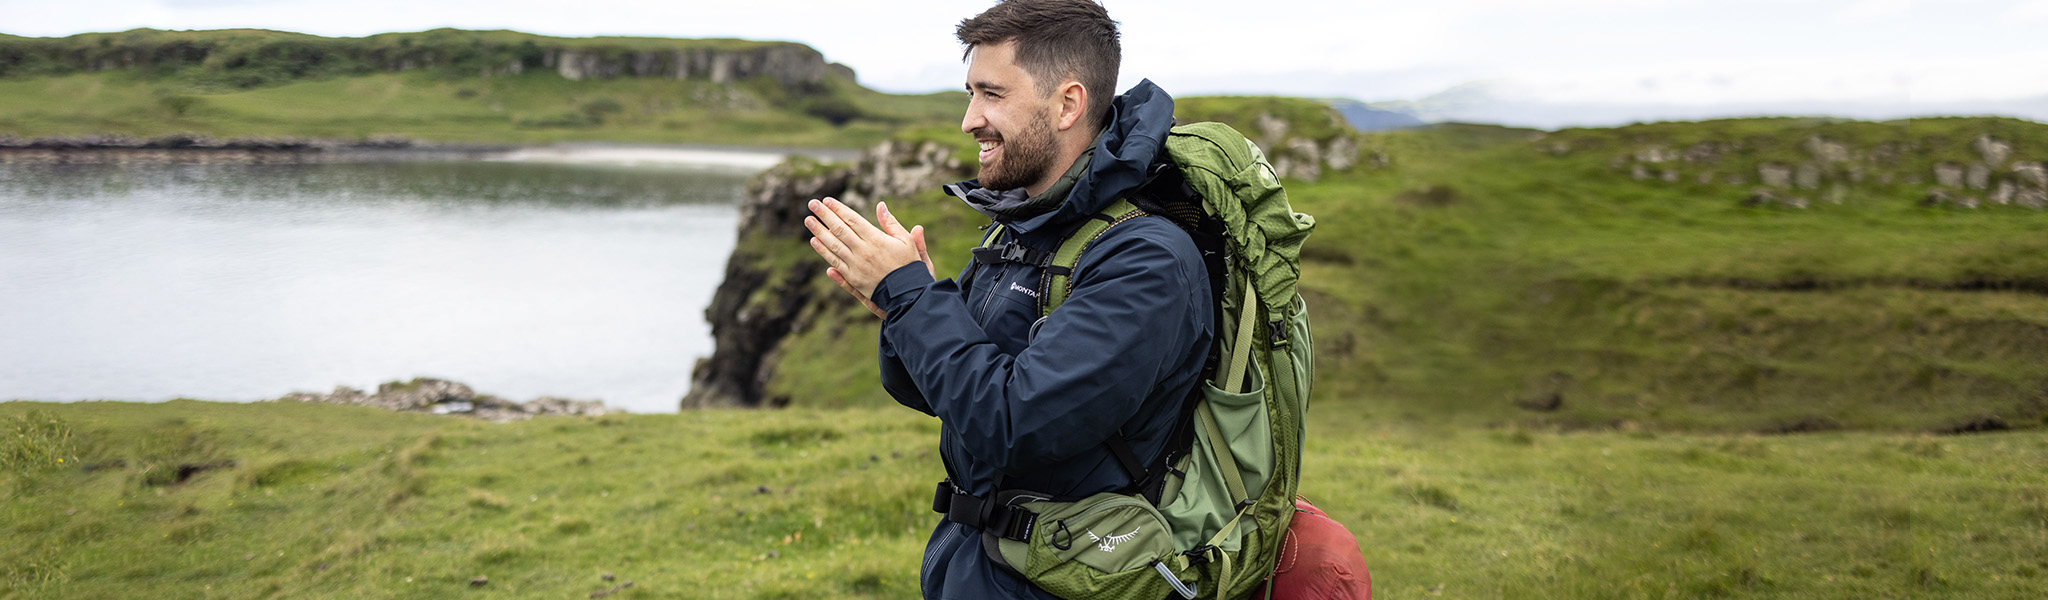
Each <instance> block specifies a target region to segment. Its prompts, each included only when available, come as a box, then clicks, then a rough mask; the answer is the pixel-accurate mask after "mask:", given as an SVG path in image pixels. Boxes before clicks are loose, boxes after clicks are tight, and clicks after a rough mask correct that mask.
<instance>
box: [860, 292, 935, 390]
mask: <svg viewBox="0 0 2048 600" xmlns="http://www.w3.org/2000/svg"><path fill="white" fill-rule="evenodd" d="M913 267H914V268H913ZM891 284H894V285H895V286H896V287H895V289H900V290H905V291H904V292H902V293H898V294H895V295H898V296H912V297H915V296H916V295H918V294H921V293H922V289H923V288H924V287H925V286H929V285H931V284H932V280H931V275H930V270H929V269H927V268H925V266H924V262H922V261H919V262H913V263H910V264H908V265H904V266H902V267H898V268H897V269H896V270H895V271H891V272H890V273H889V275H888V276H886V277H883V278H882V281H881V283H879V284H876V286H875V291H874V296H875V297H876V298H887V297H889V296H890V295H891V291H890V289H891V288H890V286H891ZM890 314H891V315H892V316H894V315H896V313H893V312H892V313H890ZM882 323H883V327H884V328H886V327H887V326H888V320H887V319H884V320H883V321H882ZM879 346H880V347H879V352H877V354H879V355H880V356H881V359H882V389H883V390H885V391H887V392H889V396H890V397H892V398H895V399H896V403H897V404H901V405H904V406H907V407H910V409H911V410H915V411H917V412H921V413H924V414H927V415H929V414H932V407H931V403H930V402H928V401H926V400H925V399H924V392H922V391H920V390H918V389H917V382H916V381H914V380H912V379H911V378H910V373H909V372H908V371H905V370H904V369H903V359H901V358H898V357H897V356H896V349H895V348H892V347H890V346H889V336H886V335H884V336H881V342H880V344H879Z"/></svg>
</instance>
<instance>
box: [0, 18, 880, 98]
mask: <svg viewBox="0 0 2048 600" xmlns="http://www.w3.org/2000/svg"><path fill="white" fill-rule="evenodd" d="M111 70H136V71H140V72H143V73H146V74H153V75H171V74H180V73H184V74H188V75H193V76H195V77H198V78H200V79H204V80H206V81H205V82H206V83H211V84H219V85H227V86H231V87H256V86H261V85H271V84H276V83H281V82H284V81H289V80H292V79H298V78H307V77H325V76H338V75H361V74H367V73H374V72H403V71H417V70H437V71H441V72H444V73H446V74H449V75H455V76H483V77H491V76H500V75H517V74H521V73H525V72H527V71H530V70H551V71H553V72H555V73H557V74H559V75H561V76H562V77H564V78H567V79H572V80H582V79H609V78H616V77H639V78H668V79H700V80H709V81H714V82H718V83H728V82H734V81H739V80H745V79H751V78H755V77H766V78H769V79H771V80H773V81H775V82H776V83H778V84H781V85H782V86H784V87H788V88H795V89H803V88H806V87H809V86H814V85H817V84H819V83H821V82H822V81H824V80H825V79H826V77H827V76H828V75H837V76H840V77H843V78H845V79H847V80H849V81H850V80H852V79H853V70H852V69H850V68H847V67H846V66H844V65H838V64H830V63H827V62H825V57H824V55H822V54H819V53H818V51H817V50H814V49H812V48H810V47H809V46H805V45H803V44H796V43H789V42H750V41H742V40H688V39H665V38H627V37H597V38H557V37H548V36H539V35H531V34H525V33H518V32H511V31H464V30H456V29H436V30H433V31H424V32H418V33H389V34H382V35H375V36H369V37H362V38H327V37H320V36H313V35H305V34H299V33H288V32H278V31H262V30H220V31H157V30H151V29H137V30H132V31H124V32H119V33H86V34H79V35H74V36H70V37H63V38H25V37H15V36H6V35H0V77H5V76H18V75H47V74H63V73H72V72H82V71H111Z"/></svg>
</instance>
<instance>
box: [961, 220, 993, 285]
mask: <svg viewBox="0 0 2048 600" xmlns="http://www.w3.org/2000/svg"><path fill="white" fill-rule="evenodd" d="M982 229H983V230H984V232H983V233H982V234H981V245H979V246H975V247H974V250H973V253H974V255H975V256H981V255H982V254H984V253H986V252H989V251H992V250H994V249H995V248H996V240H1000V239H1003V224H1002V223H998V222H995V221H989V222H988V225H984V226H982ZM980 273H981V261H979V260H970V261H967V273H966V274H964V275H961V276H960V287H961V288H963V289H964V288H966V287H967V286H970V285H974V276H975V275H978V274H980Z"/></svg>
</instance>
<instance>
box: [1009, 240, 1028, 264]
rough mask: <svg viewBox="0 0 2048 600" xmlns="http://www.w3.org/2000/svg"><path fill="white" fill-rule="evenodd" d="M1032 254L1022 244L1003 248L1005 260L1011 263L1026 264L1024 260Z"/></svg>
mask: <svg viewBox="0 0 2048 600" xmlns="http://www.w3.org/2000/svg"><path fill="white" fill-rule="evenodd" d="M1030 252H1031V249H1030V248H1026V247H1024V246H1023V245H1020V244H1010V245H1007V246H1003V260H1006V261H1010V262H1024V259H1025V258H1026V257H1027V256H1028V255H1029V253H1030Z"/></svg>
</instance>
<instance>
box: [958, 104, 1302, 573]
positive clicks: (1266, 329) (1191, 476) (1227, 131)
mask: <svg viewBox="0 0 2048 600" xmlns="http://www.w3.org/2000/svg"><path fill="white" fill-rule="evenodd" d="M1166 152H1167V155H1168V156H1170V157H1171V159H1172V160H1171V165H1170V166H1165V165H1164V163H1162V167H1163V168H1155V169H1154V173H1153V175H1154V177H1153V178H1152V179H1149V180H1148V181H1147V185H1145V186H1143V187H1141V188H1140V190H1141V191H1140V192H1138V193H1134V194H1133V196H1135V197H1138V202H1132V201H1131V200H1119V201H1117V202H1116V203H1115V204H1113V205H1111V206H1110V208H1108V209H1106V210H1104V211H1103V212H1102V214H1101V215H1099V217H1098V218H1095V219H1089V220H1088V221H1087V222H1086V224H1085V225H1083V226H1082V227H1081V228H1080V229H1078V230H1076V231H1075V232H1073V233H1071V234H1069V235H1068V236H1067V237H1066V238H1065V239H1064V240H1062V241H1061V243H1060V246H1059V249H1058V250H1057V251H1055V252H1053V253H1052V254H1051V255H1050V256H1047V257H1041V258H1040V259H1039V260H1038V261H1036V262H1041V263H1044V266H1049V267H1050V268H1048V269H1046V272H1047V273H1048V275H1047V277H1046V278H1045V279H1044V280H1043V281H1042V282H1041V284H1040V285H1041V289H1040V293H1039V297H1040V298H1041V299H1043V300H1042V303H1041V305H1040V315H1041V316H1044V315H1049V314H1051V313H1052V311H1053V310H1055V309H1057V308H1059V305H1060V303H1061V302H1062V301H1064V300H1065V299H1066V297H1067V295H1068V293H1069V292H1071V291H1072V290H1071V286H1072V281H1073V278H1072V274H1073V270H1074V268H1075V266H1076V265H1078V264H1080V262H1081V255H1082V253H1084V252H1086V251H1087V250H1088V246H1089V245H1090V244H1091V243H1092V242H1094V241H1095V239H1097V238H1099V237H1100V236H1101V235H1102V234H1103V232H1106V231H1108V230H1109V229H1110V228H1111V227H1114V226H1116V225H1117V224H1119V223H1122V222H1124V221H1127V220H1130V219H1133V218H1137V217H1140V216H1144V215H1146V214H1148V211H1146V210H1144V209H1141V208H1139V206H1140V205H1141V204H1142V205H1144V206H1147V207H1150V208H1152V209H1153V212H1163V213H1165V214H1164V216H1167V217H1169V218H1171V219H1173V221H1174V222H1175V223H1176V224H1179V225H1181V226H1182V228H1183V229H1186V230H1188V231H1189V233H1190V234H1191V235H1193V236H1195V239H1196V242H1197V246H1205V245H1207V246H1220V248H1216V249H1217V250H1220V251H1221V252H1214V253H1212V252H1209V248H1204V249H1205V254H1214V255H1215V258H1212V259H1211V260H1212V262H1211V263H1210V264H1209V265H1208V267H1209V273H1210V277H1211V279H1212V288H1211V289H1212V290H1214V291H1216V292H1217V295H1216V300H1217V302H1218V304H1219V311H1218V314H1217V320H1216V323H1217V332H1216V336H1215V340H1216V342H1215V348H1214V349H1213V350H1212V353H1211V356H1210V370H1211V371H1212V372H1213V373H1214V375H1213V376H1212V377H1211V378H1209V379H1208V380H1206V381H1204V382H1202V383H1201V384H1200V385H1199V392H1198V393H1197V394H1196V396H1197V397H1196V398H1192V399H1190V405H1191V406H1190V407H1189V409H1188V410H1187V412H1186V414H1184V415H1183V417H1182V418H1183V423H1182V426H1181V430H1182V431H1183V432H1184V435H1182V436H1180V437H1181V438H1182V440H1181V441H1182V442H1185V445H1186V446H1187V447H1186V449H1185V450H1184V451H1176V450H1169V452H1168V453H1167V457H1166V459H1165V460H1164V462H1165V463H1166V464H1163V465H1156V466H1155V467H1154V468H1150V469H1146V468H1144V467H1143V466H1142V465H1137V464H1135V463H1137V459H1136V457H1135V455H1134V453H1132V452H1131V450H1130V447H1129V444H1128V443H1126V442H1124V440H1122V439H1121V438H1113V439H1112V440H1111V441H1110V443H1109V445H1110V447H1111V450H1113V451H1114V452H1113V453H1114V454H1116V455H1117V457H1118V459H1119V460H1120V461H1122V462H1123V463H1124V465H1125V467H1126V468H1127V469H1129V470H1131V471H1132V472H1133V473H1139V472H1145V473H1147V477H1146V479H1151V480H1153V483H1154V484H1155V485H1154V486H1153V487H1152V489H1151V490H1150V491H1149V492H1137V493H1119V492H1105V493H1101V494H1096V495H1094V496H1089V497H1087V498H1083V499H1081V500H1079V501H1074V502H1058V501H1054V500H1053V498H1051V497H1050V496H1049V495H1043V494H1036V493H1032V492H1028V491H1015V490H1013V491H1005V492H1000V493H998V494H997V495H996V497H995V498H993V500H994V501H995V503H997V504H999V505H1000V506H1001V507H1002V508H1005V509H1007V510H1005V511H1003V512H1004V514H1005V515H1007V517H1008V518H1006V519H1004V521H1005V523H1004V526H1002V527H991V528H984V529H983V533H982V538H983V540H982V543H983V550H984V552H985V553H986V554H988V556H989V558H990V559H991V560H993V561H994V562H995V563H996V564H997V565H998V566H1000V567H1002V568H1005V569H1008V570H1010V571H1012V572H1015V573H1017V574H1019V575H1021V576H1023V577H1024V578H1026V579H1028V580H1029V581H1031V582H1032V583H1033V584H1035V585H1037V586H1038V587H1040V588H1043V589H1045V590H1046V591H1048V592H1051V593H1053V594H1054V595H1057V596H1060V597H1062V598H1068V599H1071V600H1087V599H1096V598H1103V599H1107V598H1161V597H1165V596H1166V595H1167V594H1169V593H1177V594H1179V595H1180V596H1181V597H1184V598H1190V599H1193V598H1238V597H1243V596H1246V595H1249V594H1251V593H1253V592H1255V591H1257V590H1258V589H1259V588H1260V586H1261V585H1263V584H1264V583H1265V582H1266V579H1267V577H1268V576H1269V575H1270V574H1271V573H1272V572H1273V567H1274V564H1273V563H1274V561H1275V560H1276V558H1277V556H1278V554H1279V553H1278V547H1279V544H1280V541H1281V540H1282V539H1283V538H1284V537H1285V535H1286V531H1287V526H1288V523H1289V522H1290V521H1291V519H1292V517H1293V515H1294V495H1295V488H1296V485H1297V484H1298V483H1299V482H1300V466H1301V447H1302V441H1303V437H1304V433H1305V427H1304V425H1303V421H1302V416H1303V414H1304V413H1305V412H1306V411H1307V409H1308V395H1309V387H1310V383H1311V379H1312V377H1313V369H1312V364H1311V363H1312V352H1311V345H1312V344H1311V340H1310V337H1309V327H1308V312H1307V308H1306V305H1305V304H1304V303H1303V302H1302V299H1301V296H1300V294H1298V293H1296V291H1295V282H1296V280H1297V279H1298V278H1299V277H1300V275H1301V262H1300V257H1301V244H1302V242H1303V241H1304V240H1306V239H1307V238H1308V233H1309V231H1310V230H1311V229H1313V228H1314V227H1315V219H1314V218H1313V217H1310V216H1308V215H1305V214H1301V213H1296V212H1294V211H1293V209H1292V208H1291V207H1289V206H1288V204H1287V193H1286V191H1285V190H1283V189H1281V187H1280V182H1279V179H1278V178H1277V177H1276V176H1275V175H1274V172H1273V167H1272V165H1271V164H1270V163H1269V162H1267V160H1266V157H1265V153H1263V152H1261V151H1260V150H1259V148H1258V146H1257V145H1255V144H1253V143H1252V142H1251V141H1250V140H1247V139H1245V137H1244V135H1243V134H1240V133H1238V132H1237V131H1236V130H1234V129H1231V128H1230V127H1229V126H1227V125H1223V124H1221V123H1194V124H1190V125H1182V126H1178V127H1174V128H1173V130H1172V134H1171V135H1169V136H1168V138H1167V140H1166ZM1162 174H1163V175H1164V176H1165V177H1164V179H1165V181H1164V182H1163V184H1161V183H1162V182H1161V181H1160V180H1161V179H1162V177H1161V175H1162ZM1155 184H1161V185H1155ZM1001 234H1002V232H1001V227H1000V226H997V227H996V228H994V229H993V230H992V231H990V232H989V235H988V237H987V238H986V240H985V241H984V243H983V248H981V249H978V250H977V253H982V252H983V251H989V250H994V249H995V248H996V247H995V246H994V242H995V241H996V240H999V239H1001ZM1039 254H1043V253H1042V252H1041V253H1039ZM1185 433H1191V435H1186V434H1185ZM1187 438H1192V439H1191V440H1188V439H1187ZM942 495H943V494H942Z"/></svg>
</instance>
